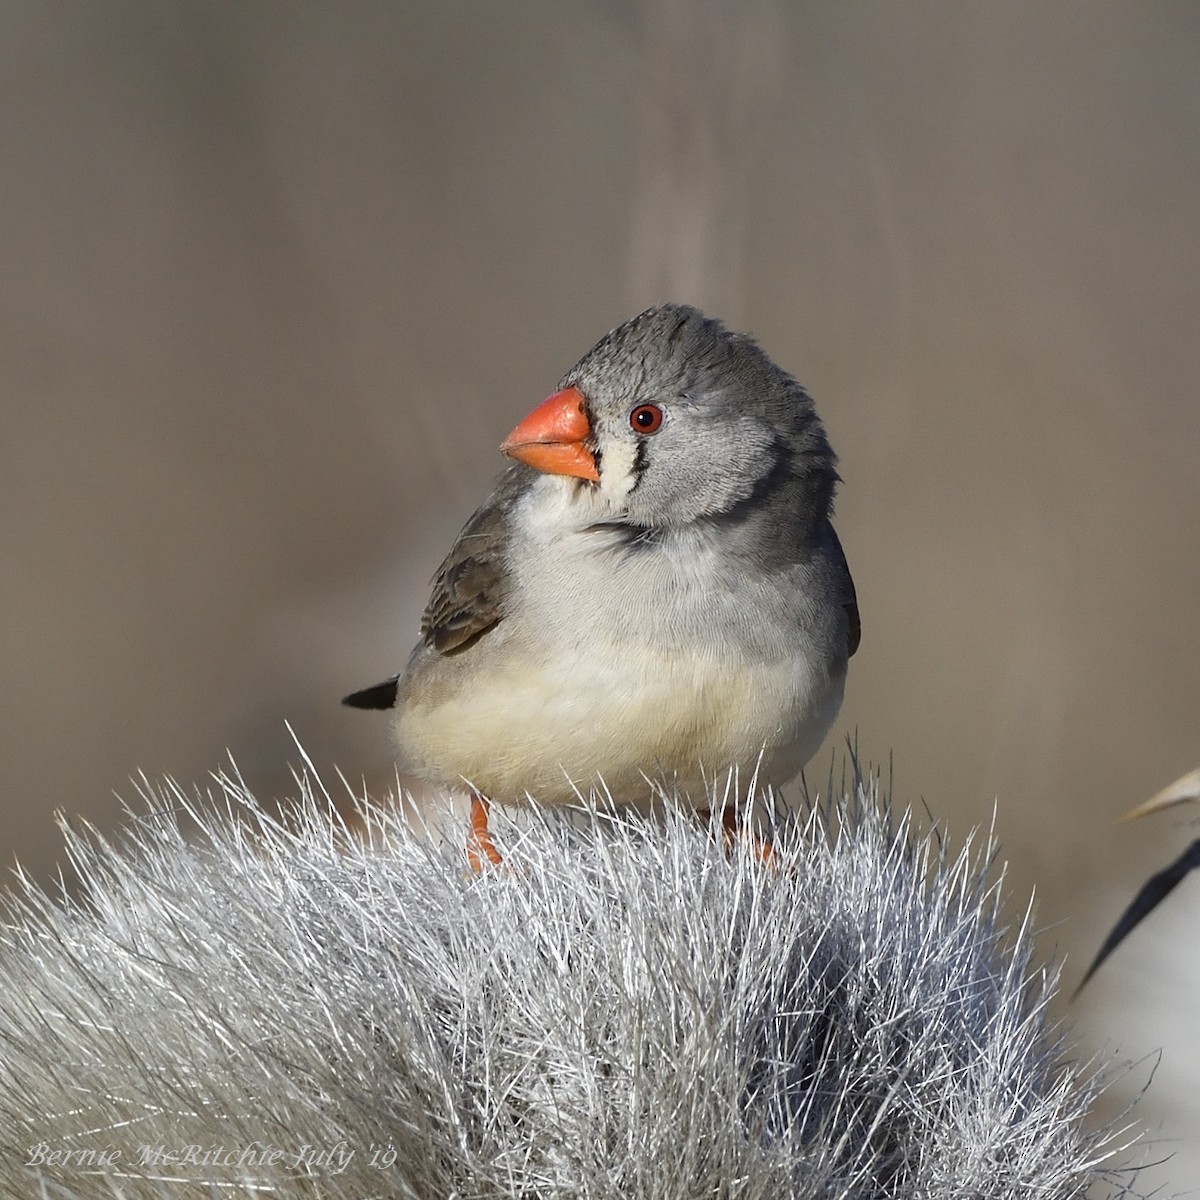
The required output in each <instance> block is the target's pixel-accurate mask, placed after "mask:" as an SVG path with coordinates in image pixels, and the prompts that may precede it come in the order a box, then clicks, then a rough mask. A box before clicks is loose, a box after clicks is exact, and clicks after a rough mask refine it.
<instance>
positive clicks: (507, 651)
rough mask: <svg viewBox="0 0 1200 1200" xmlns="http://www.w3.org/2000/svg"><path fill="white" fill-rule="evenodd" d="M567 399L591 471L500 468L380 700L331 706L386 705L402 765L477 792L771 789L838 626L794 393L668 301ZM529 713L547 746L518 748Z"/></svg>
mask: <svg viewBox="0 0 1200 1200" xmlns="http://www.w3.org/2000/svg"><path fill="white" fill-rule="evenodd" d="M566 389H574V391H575V392H577V393H578V395H579V396H580V398H581V403H582V406H583V414H582V416H581V418H580V419H581V420H583V418H586V422H585V427H586V430H587V438H586V445H585V446H583V447H581V450H580V453H583V454H586V455H587V456H588V459H589V462H594V464H595V475H594V476H593V477H592V478H590V479H584V478H577V477H573V476H568V475H563V474H559V473H557V472H556V471H553V470H550V473H544V471H542V470H533V469H531V468H530V467H529V466H526V465H524V464H523V463H517V464H514V465H513V466H511V467H509V468H508V469H507V470H506V471H505V472H504V474H503V475H501V477H500V480H499V482H498V484H497V486H496V488H495V490H494V491H493V493H492V495H491V496H490V497H489V498H488V500H487V501H486V502H485V503H484V504H483V505H482V506H481V507H480V509H479V510H478V511H477V512H476V513H475V514H474V515H473V516H472V517H471V519H470V520H469V521H468V522H467V524H466V526H465V527H464V528H463V531H462V533H461V534H460V536H459V538H458V540H457V541H456V543H455V544H454V546H453V547H452V548H451V550H450V553H449V554H448V555H447V556H446V559H445V560H444V562H443V563H442V565H441V567H440V568H439V570H438V572H437V574H436V576H435V579H434V584H433V589H432V595H431V598H430V600H429V604H428V605H427V607H426V610H425V614H424V617H423V618H422V622H421V640H420V641H419V642H418V644H417V646H416V648H415V649H414V650H413V652H412V655H411V657H410V658H409V661H408V664H407V666H406V667H405V669H404V671H403V672H402V673H401V675H400V676H399V678H398V680H397V681H396V687H395V688H394V689H393V688H392V687H391V682H390V681H389V683H388V684H385V685H380V686H378V687H376V688H371V689H366V690H365V691H364V692H360V693H356V694H355V695H354V696H352V697H348V698H347V702H348V703H352V704H359V705H361V706H367V707H374V706H383V705H385V704H387V703H388V702H389V701H392V702H394V704H395V707H396V709H397V718H396V731H397V738H398V743H399V750H400V757H401V761H402V763H403V765H405V766H406V767H408V768H409V769H410V770H413V771H415V772H416V773H418V774H421V775H424V776H425V777H426V778H428V779H430V780H431V781H433V782H435V783H438V784H441V785H445V786H455V785H460V784H462V783H464V782H465V783H468V784H470V785H471V786H473V787H475V788H477V789H478V790H479V791H481V792H483V793H485V794H487V795H490V796H493V797H494V798H498V799H507V800H514V799H519V798H521V797H522V796H523V795H524V794H525V793H526V792H531V793H532V794H534V795H537V796H539V797H540V798H542V799H545V800H550V801H554V800H562V799H567V798H569V797H570V796H571V795H572V794H573V787H572V785H573V784H581V785H582V786H584V787H587V786H591V785H594V784H595V783H596V782H597V781H599V780H603V782H604V783H605V784H606V785H608V786H609V787H610V789H612V790H613V791H614V794H621V795H624V793H626V792H627V791H629V790H631V789H632V790H638V788H639V786H640V781H641V778H642V776H643V775H645V774H651V775H656V776H660V777H665V778H668V779H670V780H672V781H673V782H674V783H675V784H676V785H677V786H680V785H682V790H683V791H685V792H686V791H687V790H689V787H690V786H691V785H693V784H694V785H696V790H701V788H702V785H703V781H704V780H705V779H707V778H710V777H711V776H712V775H713V774H715V773H716V772H719V771H721V770H723V769H726V768H729V767H740V768H744V769H750V768H751V767H753V766H755V765H756V764H757V765H758V766H760V767H761V768H763V770H764V771H765V778H766V780H767V781H768V782H772V783H781V782H785V781H786V779H788V778H791V776H792V775H794V774H795V773H796V772H797V771H798V770H799V769H800V767H801V766H802V765H803V763H804V761H806V759H807V758H808V756H810V755H811V754H812V753H813V752H814V751H815V749H816V747H817V745H818V744H819V743H820V741H821V739H822V737H823V736H824V734H825V732H826V730H827V729H828V727H829V724H830V723H831V722H832V720H833V719H834V716H835V715H836V712H837V709H838V707H839V705H840V702H841V694H842V687H843V684H844V678H845V672H846V663H847V660H848V658H849V656H850V655H851V654H853V653H854V651H855V650H856V649H857V646H858V641H859V631H860V626H859V618H858V607H857V598H856V595H855V590H854V584H853V581H852V579H851V576H850V572H849V569H848V567H847V565H846V559H845V555H844V554H843V551H842V547H841V544H840V542H839V541H838V538H837V535H836V533H835V532H834V530H833V526H832V524H831V522H830V514H831V509H832V503H833V496H834V490H835V487H836V484H837V480H838V476H837V472H836V458H835V456H834V453H833V450H832V449H831V447H830V445H829V442H828V439H827V438H826V436H825V431H824V428H823V426H822V425H821V422H820V419H819V418H818V417H817V414H816V411H815V409H814V407H813V403H812V400H811V398H810V397H809V396H808V394H807V393H806V392H805V391H804V389H803V388H802V387H800V385H799V384H798V383H797V382H796V381H795V380H794V379H793V378H792V377H791V376H790V375H788V374H787V373H786V372H785V371H783V370H782V369H781V368H780V367H778V366H777V365H776V364H775V363H774V362H772V361H771V359H770V358H768V357H767V355H766V354H765V353H764V352H763V351H762V350H761V349H760V348H759V346H758V345H757V344H756V343H755V342H754V341H753V339H751V338H750V337H748V336H746V335H743V334H736V333H731V332H730V331H728V330H726V329H725V328H724V326H723V325H721V323H720V322H718V321H715V320H712V319H710V318H708V317H705V316H704V315H703V314H701V313H699V312H697V311H696V310H695V309H692V308H688V307H684V306H680V305H663V306H660V307H657V308H653V309H649V310H647V311H646V312H644V313H642V314H640V315H639V316H637V317H635V318H633V320H631V321H628V322H626V324H624V325H622V326H620V327H619V328H617V329H615V330H613V331H612V332H611V333H610V334H608V335H607V336H606V337H604V338H603V339H602V340H601V341H600V342H599V343H598V344H597V345H596V346H595V347H594V348H593V349H592V350H591V351H589V352H588V353H587V354H586V355H585V356H584V357H583V358H582V359H581V360H580V361H579V363H577V364H576V365H575V366H574V367H573V368H571V370H570V371H568V372H567V374H566V375H565V376H564V377H563V378H562V380H561V381H560V385H559V391H560V392H562V391H564V390H566ZM639 407H642V408H647V409H651V410H653V413H654V414H655V417H654V420H655V421H656V422H657V424H656V426H655V428H654V429H653V430H652V431H651V432H650V433H649V434H647V433H645V432H643V431H641V430H639V428H638V427H637V425H636V422H635V421H634V420H633V419H632V418H631V414H634V413H636V412H637V410H638V409H639ZM545 470H549V469H548V468H547V469H545ZM789 664H790V670H789V669H788V665H789ZM781 665H782V666H781ZM655 668H657V669H658V671H659V672H660V673H663V672H666V673H669V674H671V675H673V676H674V677H675V679H674V682H675V683H677V684H678V685H679V686H678V687H676V688H675V689H673V690H672V693H671V695H672V700H671V702H670V705H669V706H668V705H665V703H661V704H660V703H659V702H658V700H657V699H656V697H655V696H654V695H651V694H649V693H647V694H645V695H643V694H640V689H642V688H643V684H644V679H645V675H646V673H647V671H648V670H654V669H655ZM723 689H724V690H725V691H726V692H727V695H721V692H722V690H723ZM509 710H511V715H512V719H511V720H508V721H506V720H505V719H504V712H506V711H509ZM584 710H587V711H586V712H585V711H584ZM634 710H637V711H636V712H635V711H634ZM671 710H674V711H671ZM542 715H544V717H545V719H546V720H549V721H555V720H556V716H557V726H556V729H555V730H554V736H549V735H548V734H547V731H545V730H543V729H540V728H539V729H538V730H537V734H538V736H537V737H535V738H534V739H533V741H532V743H531V739H530V738H529V737H528V736H527V735H528V732H529V728H530V726H531V725H534V724H538V723H539V722H540V721H541V719H542ZM539 739H540V740H539ZM521 747H525V754H526V758H527V761H526V762H525V763H524V764H523V763H522V762H521V761H520V755H521V753H522V751H521Z"/></svg>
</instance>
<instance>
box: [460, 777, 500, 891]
mask: <svg viewBox="0 0 1200 1200" xmlns="http://www.w3.org/2000/svg"><path fill="white" fill-rule="evenodd" d="M489 807H490V805H489V804H488V801H487V800H486V799H485V798H484V797H483V796H481V795H480V794H479V793H478V792H475V793H474V794H473V795H472V796H471V829H470V832H469V833H468V834H467V862H468V863H470V864H471V870H472V871H474V872H475V874H477V875H478V874H479V873H480V872H481V871H482V870H483V867H484V862H485V860H486V861H487V862H489V863H491V864H492V866H494V867H498V866H500V864H501V863H503V862H504V857H503V855H501V853H500V851H499V850H497V849H496V844H495V842H493V841H492V831H491V830H490V829H489V828H488V808H489Z"/></svg>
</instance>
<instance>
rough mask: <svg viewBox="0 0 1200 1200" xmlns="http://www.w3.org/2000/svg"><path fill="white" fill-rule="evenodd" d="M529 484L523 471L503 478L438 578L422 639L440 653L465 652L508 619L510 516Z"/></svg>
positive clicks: (465, 529)
mask: <svg viewBox="0 0 1200 1200" xmlns="http://www.w3.org/2000/svg"><path fill="white" fill-rule="evenodd" d="M526 482H527V474H526V471H525V469H524V468H511V469H510V470H508V471H506V472H505V473H504V475H503V476H502V477H501V480H500V482H499V484H498V485H497V487H496V490H495V491H494V492H493V493H492V495H491V496H490V497H489V498H488V500H487V502H486V503H485V504H483V505H482V507H480V508H479V509H478V510H477V511H476V513H475V514H474V516H472V517H471V519H470V520H469V521H468V522H467V523H466V525H464V526H463V530H462V532H461V533H460V534H459V535H458V539H457V540H456V541H455V543H454V545H453V546H452V547H451V548H450V553H449V554H447V555H446V558H445V560H444V561H443V563H442V565H441V566H440V567H439V568H438V570H437V574H436V575H434V577H433V591H432V592H431V594H430V597H429V603H428V604H427V605H426V606H425V612H424V614H423V615H422V617H421V636H422V637H423V638H424V639H425V642H426V643H427V644H428V645H430V646H432V647H433V648H434V649H435V650H437V651H438V652H439V653H440V654H454V653H457V652H458V651H460V650H465V649H466V648H467V647H468V646H470V645H471V644H472V643H473V642H475V641H476V640H477V639H478V638H480V637H482V636H483V635H484V634H485V633H487V631H488V630H489V629H492V628H494V627H495V626H496V625H497V624H498V623H499V622H500V620H501V619H502V618H503V617H504V614H505V611H506V604H507V602H508V594H509V590H510V575H509V570H508V555H507V550H508V538H509V519H510V518H509V511H510V509H511V506H512V504H513V503H514V502H515V501H516V498H517V496H518V495H519V494H520V492H521V490H522V487H523V486H524V484H525V483H526Z"/></svg>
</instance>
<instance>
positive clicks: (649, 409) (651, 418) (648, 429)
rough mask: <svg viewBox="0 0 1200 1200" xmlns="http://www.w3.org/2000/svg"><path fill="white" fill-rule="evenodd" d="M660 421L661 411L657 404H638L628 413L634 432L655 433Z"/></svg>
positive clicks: (660, 424)
mask: <svg viewBox="0 0 1200 1200" xmlns="http://www.w3.org/2000/svg"><path fill="white" fill-rule="evenodd" d="M662 421H663V411H662V409H661V408H659V407H658V405H657V404H639V405H638V406H637V408H635V409H634V410H633V412H631V413H630V414H629V424H630V425H631V426H632V427H633V429H634V432H636V433H657V432H658V431H659V430H660V429H661V428H662Z"/></svg>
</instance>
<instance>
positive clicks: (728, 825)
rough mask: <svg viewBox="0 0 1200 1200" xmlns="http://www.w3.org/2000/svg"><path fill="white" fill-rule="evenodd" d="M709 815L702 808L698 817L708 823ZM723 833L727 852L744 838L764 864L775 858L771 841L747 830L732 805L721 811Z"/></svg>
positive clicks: (706, 810) (707, 811)
mask: <svg viewBox="0 0 1200 1200" xmlns="http://www.w3.org/2000/svg"><path fill="white" fill-rule="evenodd" d="M708 814H709V810H708V809H707V808H702V809H700V810H699V814H698V815H699V817H700V819H701V820H702V821H707V820H708ZM721 831H722V835H723V836H722V840H723V841H724V842H725V849H726V850H732V849H733V845H734V843H735V842H736V841H738V840H739V839H741V838H744V839H746V840H747V841H748V842H749V843H750V845H751V846H752V847H753V848H754V850H755V851H756V852H757V854H758V857H759V858H760V859H762V861H763V862H765V863H769V862H771V861H772V860H773V859H774V858H775V847H774V846H772V845H771V842H770V839H768V838H763V837H759V836H758V834H757V833H755V832H754V831H753V830H752V829H746V828H745V827H744V826H743V825H742V823H741V821H739V820H738V811H737V809H736V808H735V807H734V806H733V805H732V804H730V805H729V806H728V807H726V808H724V809H722V810H721Z"/></svg>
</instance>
